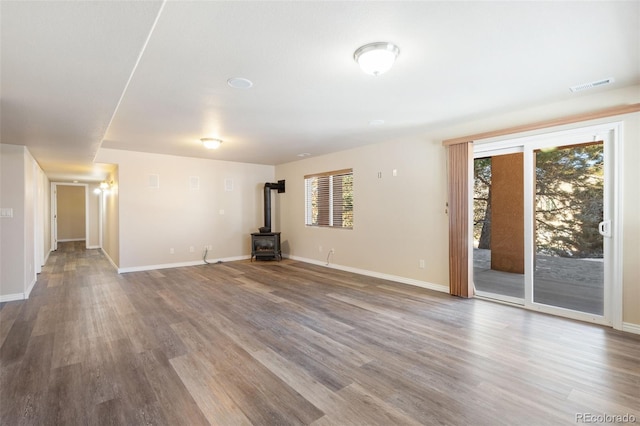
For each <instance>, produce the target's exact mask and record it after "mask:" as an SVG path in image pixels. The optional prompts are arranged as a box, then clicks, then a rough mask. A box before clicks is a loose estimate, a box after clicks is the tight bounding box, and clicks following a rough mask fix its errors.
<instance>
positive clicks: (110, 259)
mask: <svg viewBox="0 0 640 426" xmlns="http://www.w3.org/2000/svg"><path fill="white" fill-rule="evenodd" d="M100 251H102V254H104V257H106V258H107V260H108V261H109V263H111V266H113V269H115V270H116V271H117V270H118V265H116V262H114V261H113V259H112V258H111V256H109V253H107V252H106V251H105V250H104V248H102V247H100Z"/></svg>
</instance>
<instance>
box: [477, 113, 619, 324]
mask: <svg viewBox="0 0 640 426" xmlns="http://www.w3.org/2000/svg"><path fill="white" fill-rule="evenodd" d="M622 132H623V124H622V122H612V123H605V124H600V125H594V126H585V127H580V128H575V129H571V130H564V131H555V132H548V133H541V134H536V135H531V136H524V137H517V135H512V136H511V137H510V138H509V139H504V138H502V139H501V140H493V141H491V140H487V141H483V142H480V143H478V142H477V141H475V143H474V155H473V158H476V157H479V156H482V153H486V155H500V154H507V153H511V152H524V186H525V188H524V192H525V199H524V209H525V298H524V308H526V309H531V310H536V311H540V312H545V313H549V314H553V315H558V316H563V317H568V318H572V319H577V320H581V321H587V322H594V323H598V324H604V325H612V326H613V327H614V328H617V329H621V328H622V302H623V300H622V236H623V235H624V233H623V223H622V197H621V194H622V176H623V171H622V161H620V160H621V158H622V145H621V143H620V142H621V140H622ZM558 140H561V141H562V146H566V145H572V144H577V143H579V142H580V141H581V142H585V141H594V142H596V141H600V140H602V141H604V149H605V153H604V155H605V194H604V203H605V204H604V211H605V217H604V220H611V223H612V227H611V229H612V232H611V233H612V236H611V239H608V238H604V244H605V252H606V253H607V256H609V257H610V259H608V261H607V262H605V271H604V274H605V283H604V314H603V315H602V316H599V315H593V314H588V313H583V312H578V311H573V310H569V309H564V308H560V307H555V306H550V305H544V304H540V303H536V302H534V300H533V276H534V256H535V253H534V239H535V228H534V221H535V213H534V207H535V204H534V203H535V201H534V198H535V197H534V196H535V184H536V182H535V164H534V154H533V153H534V150H535V149H539V148H543V147H548V146H551V145H554V144H558ZM556 146H557V145H556ZM478 154H480V155H478ZM471 161H473V160H471ZM470 181H471V183H473V176H471V177H470ZM532 195H533V196H532ZM469 210H470V214H469V219H470V222H472V218H473V203H472V204H471V205H470V206H469ZM471 225H472V223H471ZM471 244H473V241H471ZM470 262H473V259H470Z"/></svg>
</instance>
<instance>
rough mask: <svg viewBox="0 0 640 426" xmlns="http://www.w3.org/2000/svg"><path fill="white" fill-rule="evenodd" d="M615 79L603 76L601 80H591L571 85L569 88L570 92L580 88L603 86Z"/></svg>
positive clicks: (577, 90)
mask: <svg viewBox="0 0 640 426" xmlns="http://www.w3.org/2000/svg"><path fill="white" fill-rule="evenodd" d="M614 81H615V80H614V79H613V78H603V79H602V80H597V81H592V82H590V83H584V84H578V85H577V86H572V87H570V88H569V89H570V90H571V91H572V92H579V91H581V90H586V89H591V88H593V87H598V86H604V85H606V84H611V83H613V82H614Z"/></svg>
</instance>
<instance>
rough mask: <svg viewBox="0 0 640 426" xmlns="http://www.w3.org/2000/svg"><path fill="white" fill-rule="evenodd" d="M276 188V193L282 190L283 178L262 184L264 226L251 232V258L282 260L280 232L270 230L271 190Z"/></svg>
mask: <svg viewBox="0 0 640 426" xmlns="http://www.w3.org/2000/svg"><path fill="white" fill-rule="evenodd" d="M272 189H276V190H277V191H278V193H282V192H284V180H279V181H278V183H269V182H267V183H265V184H264V226H263V227H260V228H259V231H260V232H255V233H253V234H251V260H252V261H253V258H254V257H255V258H256V260H270V259H276V260H282V251H281V249H280V232H271V190H272Z"/></svg>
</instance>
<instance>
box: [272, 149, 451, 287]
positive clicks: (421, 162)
mask: <svg viewBox="0 0 640 426" xmlns="http://www.w3.org/2000/svg"><path fill="white" fill-rule="evenodd" d="M345 168H353V181H354V190H353V191H354V194H353V199H354V212H353V229H351V230H349V229H333V228H317V227H307V226H305V224H304V175H305V174H311V173H317V172H326V171H332V170H339V169H345ZM394 170H396V176H393V171H394ZM444 175H445V157H444V150H443V149H442V147H441V146H439V145H435V144H430V143H427V142H425V141H423V140H405V141H400V142H391V143H386V144H379V145H370V146H365V147H362V148H358V149H353V150H349V151H343V152H339V153H335V154H330V155H325V156H322V157H317V158H308V159H305V160H301V161H296V162H293V163H287V164H283V165H279V166H277V168H276V176H277V179H285V180H286V181H287V193H286V194H282V195H281V213H280V223H281V228H282V239H283V249H284V251H285V254H286V255H288V256H289V257H292V258H299V259H304V260H311V261H315V262H320V263H323V264H324V263H325V262H326V260H327V257H328V255H329V250H331V249H334V254H333V255H331V257H330V259H329V260H330V262H331V263H332V264H334V265H338V266H341V267H348V268H352V269H356V270H360V272H370V273H373V275H376V274H385V275H389V276H390V277H389V278H392V277H393V278H395V279H401V280H402V281H405V282H411V283H413V284H418V285H424V286H427V287H434V286H440V287H442V288H440V289H441V290H446V286H447V285H448V269H447V268H446V267H445V268H443V267H442V265H446V264H447V262H448V251H447V246H446V244H443V242H445V243H446V241H447V238H448V237H447V235H448V231H447V223H448V222H447V220H448V219H447V216H446V214H445V200H446V192H445V190H446V186H445V182H444V179H443V176H444ZM378 176H381V177H378ZM420 260H424V262H425V267H424V268H420Z"/></svg>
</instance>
